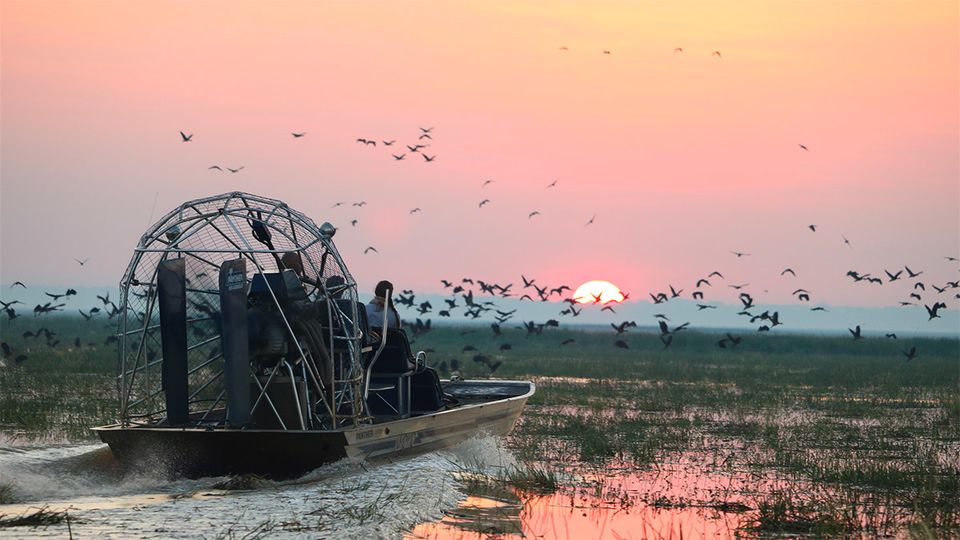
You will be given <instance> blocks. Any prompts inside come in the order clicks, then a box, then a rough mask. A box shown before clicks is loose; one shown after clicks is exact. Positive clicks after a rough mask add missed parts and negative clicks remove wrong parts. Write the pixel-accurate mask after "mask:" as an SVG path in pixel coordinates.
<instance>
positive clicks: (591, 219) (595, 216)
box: [584, 214, 597, 227]
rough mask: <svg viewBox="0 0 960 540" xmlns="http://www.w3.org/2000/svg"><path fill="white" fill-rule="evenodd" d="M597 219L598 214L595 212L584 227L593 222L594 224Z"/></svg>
mask: <svg viewBox="0 0 960 540" xmlns="http://www.w3.org/2000/svg"><path fill="white" fill-rule="evenodd" d="M595 219H597V215H596V214H594V215H593V217H592V218H590V221H588V222H587V223H586V225H584V227H586V226H587V225H592V224H593V220H595Z"/></svg>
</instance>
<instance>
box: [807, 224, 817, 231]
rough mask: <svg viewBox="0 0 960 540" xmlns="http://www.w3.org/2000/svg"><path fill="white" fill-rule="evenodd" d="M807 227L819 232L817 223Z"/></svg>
mask: <svg viewBox="0 0 960 540" xmlns="http://www.w3.org/2000/svg"><path fill="white" fill-rule="evenodd" d="M807 228H809V229H810V230H811V231H813V232H817V226H816V225H807Z"/></svg>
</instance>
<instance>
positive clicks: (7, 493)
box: [0, 484, 17, 504]
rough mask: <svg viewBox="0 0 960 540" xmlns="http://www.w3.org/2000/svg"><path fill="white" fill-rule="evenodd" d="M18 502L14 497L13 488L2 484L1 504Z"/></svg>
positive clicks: (0, 490) (0, 486) (0, 488)
mask: <svg viewBox="0 0 960 540" xmlns="http://www.w3.org/2000/svg"><path fill="white" fill-rule="evenodd" d="M15 502H17V501H16V499H15V498H14V497H13V487H11V486H8V485H6V484H0V504H13V503H15Z"/></svg>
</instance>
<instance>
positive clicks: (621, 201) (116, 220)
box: [0, 0, 960, 305]
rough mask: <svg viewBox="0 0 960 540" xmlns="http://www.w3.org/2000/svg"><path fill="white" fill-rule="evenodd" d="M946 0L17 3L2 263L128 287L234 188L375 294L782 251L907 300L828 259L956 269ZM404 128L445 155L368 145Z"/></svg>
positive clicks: (26, 275)
mask: <svg viewBox="0 0 960 540" xmlns="http://www.w3.org/2000/svg"><path fill="white" fill-rule="evenodd" d="M588 6H589V7H588ZM958 11H960V10H958V4H957V2H925V3H917V2H815V1H811V2H802V3H801V2H781V3H774V2H766V1H764V2H737V3H718V2H682V3H681V2H669V3H667V2H664V3H657V4H650V3H643V4H641V3H637V2H603V3H597V2H591V3H589V5H588V4H586V3H562V2H509V3H488V2H475V3H465V2H457V3H447V2H403V3H400V2H364V3H362V4H359V3H332V2H331V3H320V2H279V3H259V2H162V3H161V2H125V1H118V2H107V1H101V2H45V1H31V2H25V1H16V2H14V1H8V0H3V1H2V2H0V25H2V27H0V62H2V73H0V75H2V77H0V118H2V120H0V137H2V146H0V158H2V160H0V199H2V200H0V224H2V231H0V281H2V282H3V283H10V282H12V281H14V280H17V279H24V280H27V279H29V280H32V281H33V282H37V283H47V284H80V285H100V284H113V283H116V282H117V281H118V280H119V278H120V276H121V274H122V272H123V269H124V267H125V265H126V262H127V260H128V259H129V257H130V255H131V253H132V248H133V247H134V245H135V243H136V241H137V239H138V238H139V235H140V234H141V233H142V232H143V230H144V229H145V228H146V227H147V225H148V221H149V220H150V217H151V208H152V206H153V201H154V197H155V196H156V200H157V204H156V209H155V210H153V214H152V217H153V219H156V218H158V217H159V216H160V215H162V214H163V213H165V212H166V211H167V210H169V209H170V208H172V207H173V206H175V205H177V204H179V203H180V202H182V201H183V200H186V199H190V198H195V197H200V196H205V195H210V194H214V193H221V192H225V191H231V190H235V189H241V190H245V191H251V192H254V193H259V194H263V195H267V196H272V197H277V198H281V199H284V200H286V201H287V202H288V203H289V204H291V205H292V206H294V207H295V208H298V209H300V210H302V211H304V212H306V213H307V214H308V215H311V216H312V217H313V218H314V219H315V220H316V221H317V222H322V221H325V220H329V221H331V222H333V223H334V224H335V225H337V226H338V227H340V233H339V234H338V236H337V241H338V244H339V245H340V247H341V249H342V250H343V251H344V254H345V256H346V257H347V263H348V265H349V266H350V268H351V269H352V270H353V272H354V273H355V275H356V277H357V278H358V279H359V280H360V282H361V287H363V285H364V284H369V285H370V286H372V284H373V283H375V282H376V280H377V279H379V278H381V277H389V278H390V279H392V280H393V281H394V282H395V283H397V284H398V287H401V288H407V287H411V288H415V289H418V290H423V291H424V292H427V291H429V290H431V289H432V290H437V289H438V288H439V280H440V279H441V278H447V279H451V278H456V277H461V276H475V277H487V278H489V279H491V280H500V281H519V274H520V273H521V272H523V273H526V274H528V275H535V276H539V277H541V280H542V281H545V282H552V283H569V284H571V285H576V284H578V283H580V282H583V281H586V280H588V279H607V280H610V281H613V282H615V283H617V284H618V285H620V286H621V287H623V288H624V289H627V290H637V291H640V293H642V292H644V291H647V290H650V291H652V290H663V289H665V288H666V286H667V284H669V283H680V284H689V285H692V283H693V282H695V281H696V279H697V278H698V277H703V276H704V275H706V274H707V273H709V272H710V271H711V270H716V269H719V270H722V271H724V272H725V273H728V274H733V275H734V276H735V277H733V278H731V279H736V280H738V281H750V282H754V283H759V284H762V286H764V287H767V288H768V289H769V290H770V294H771V295H772V296H773V297H774V298H779V296H778V295H780V296H782V298H780V299H781V300H787V299H789V297H790V296H789V290H787V289H788V288H789V289H790V290H792V286H793V285H794V284H795V283H793V282H791V283H790V284H789V285H786V286H780V284H779V283H780V282H779V281H778V279H779V272H780V270H782V269H783V268H784V267H787V266H790V267H793V268H794V269H796V270H797V273H798V274H799V275H800V278H801V283H800V285H801V286H805V287H806V288H808V289H814V290H816V291H817V292H818V294H819V295H820V298H822V299H825V300H828V301H831V302H834V303H841V304H852V305H887V304H891V303H895V300H896V299H899V295H897V296H894V295H893V294H892V293H887V292H886V290H885V289H884V290H882V291H879V292H871V293H870V294H869V295H864V292H863V289H862V288H854V287H850V286H849V285H848V284H847V283H846V281H844V279H845V278H843V274H844V273H845V272H846V271H847V270H850V269H858V270H860V271H861V272H874V273H880V274H882V269H883V268H890V269H893V268H899V267H902V266H903V265H904V264H907V265H910V266H911V267H919V268H922V269H925V270H926V271H927V274H925V275H926V276H929V279H931V280H932V281H945V280H947V279H951V280H952V279H956V277H957V273H956V265H955V264H953V265H951V264H950V263H947V262H946V261H945V260H944V258H943V257H944V256H946V255H950V256H960V180H958V178H960V150H958V148H960V125H958V118H960V110H958V95H960V82H958V72H960V68H958V66H960V58H958V54H960V53H958V51H960V37H958ZM561 46H565V47H567V48H568V49H569V50H566V51H564V50H560V47H561ZM676 47H682V48H683V49H684V52H683V53H674V52H673V51H674V48H676ZM603 50H609V51H610V53H611V54H603V53H602V51H603ZM715 50H718V51H720V52H721V54H722V58H717V57H715V56H713V55H711V53H712V52H713V51H715ZM419 126H424V127H427V126H433V127H434V131H433V136H434V139H433V141H430V142H431V146H430V148H429V149H428V150H427V153H428V154H430V155H436V156H437V159H436V161H434V162H432V163H426V162H424V161H423V159H421V158H420V157H418V156H416V155H413V154H411V155H408V156H407V159H405V160H404V161H399V162H398V161H395V160H394V159H393V158H391V157H390V155H389V152H388V149H385V148H383V147H382V146H378V147H377V148H376V149H373V148H369V147H363V146H362V145H358V144H356V143H355V142H354V141H355V139H356V138H357V137H366V138H376V139H378V140H383V139H387V140H389V139H397V140H398V141H399V142H398V143H397V146H395V147H393V148H399V145H400V144H403V143H409V144H414V143H415V142H416V140H417V135H418V134H419V130H418V127H419ZM179 130H183V131H185V132H188V133H194V134H195V138H194V141H193V142H191V143H189V144H184V143H182V142H180V137H179V134H178V131H179ZM291 131H307V132H308V135H307V136H306V137H304V138H302V139H296V140H294V139H293V138H292V137H290V135H289V133H290V132H291ZM799 144H804V145H806V146H807V147H809V149H810V151H809V152H805V151H803V150H801V149H800V148H799V146H798V145H799ZM212 164H219V165H221V166H231V167H237V166H240V165H243V166H244V167H245V168H244V170H243V171H241V172H240V173H237V174H234V175H231V174H221V173H219V172H217V171H210V170H208V169H207V167H209V166H210V165H212ZM486 179H492V180H495V183H493V184H491V185H489V186H487V187H486V188H483V189H482V190H481V188H480V186H481V184H482V182H483V181H484V180H486ZM553 180H559V182H558V184H557V187H556V188H552V189H550V190H546V189H544V186H546V185H547V184H548V183H550V182H552V181H553ZM484 198H489V199H491V201H492V202H491V203H490V204H488V205H487V206H485V207H484V208H483V209H478V208H477V204H478V203H479V201H480V200H482V199H484ZM359 200H366V201H368V203H369V204H368V205H367V206H366V207H364V208H363V209H355V208H353V207H351V206H350V205H349V204H348V205H345V206H344V207H341V208H338V209H335V210H333V209H331V206H332V204H333V203H334V202H337V201H348V202H354V201H359ZM414 207H420V208H422V212H421V213H419V214H417V215H414V216H411V215H410V214H409V213H408V211H409V210H410V209H412V208H414ZM534 210H537V211H539V212H541V215H540V216H537V217H535V218H533V219H528V218H527V215H528V213H529V212H532V211H534ZM594 214H596V215H597V219H596V221H595V223H594V224H593V225H591V226H589V227H584V223H586V221H587V220H588V219H590V217H591V216H593V215H594ZM351 219H357V220H358V221H359V223H358V225H357V227H351V226H350V223H349V222H350V220H351ZM810 223H816V224H817V225H819V226H820V229H819V230H818V232H817V233H811V232H810V231H809V230H807V229H806V226H807V225H808V224H810ZM841 234H842V235H846V236H847V237H848V238H850V239H851V242H852V243H853V246H854V247H853V249H850V248H848V247H847V246H845V245H844V244H843V243H842V240H841ZM369 245H373V246H376V247H377V249H378V250H379V251H380V254H379V256H373V255H367V256H363V255H361V253H362V251H363V249H364V248H365V247H367V246H369ZM730 250H738V251H745V252H749V253H752V254H753V255H751V257H750V258H744V259H741V260H737V259H735V258H734V257H733V256H732V255H731V254H730V253H729V251H730ZM74 257H77V258H83V257H90V259H91V260H90V262H89V263H88V264H87V265H86V266H84V267H83V268H80V267H79V266H78V265H76V264H75V263H73V262H72V259H73V258H74ZM637 296H642V294H638V295H637Z"/></svg>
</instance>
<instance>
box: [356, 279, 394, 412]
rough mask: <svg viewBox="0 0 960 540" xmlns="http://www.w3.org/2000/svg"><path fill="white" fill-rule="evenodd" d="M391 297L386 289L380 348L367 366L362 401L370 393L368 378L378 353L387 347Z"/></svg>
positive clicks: (377, 358) (378, 355)
mask: <svg viewBox="0 0 960 540" xmlns="http://www.w3.org/2000/svg"><path fill="white" fill-rule="evenodd" d="M392 296H393V291H392V290H391V289H387V297H386V298H385V299H384V302H383V327H381V328H380V347H378V348H377V352H376V353H375V354H374V355H373V360H370V365H369V366H367V379H366V381H364V384H363V400H364V401H366V400H367V395H368V394H369V393H370V376H371V375H372V374H373V365H374V364H376V363H377V360H379V359H380V353H382V352H383V349H384V347H386V346H387V324H388V323H389V320H388V316H389V315H390V298H391V297H392ZM398 322H399V321H398Z"/></svg>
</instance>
